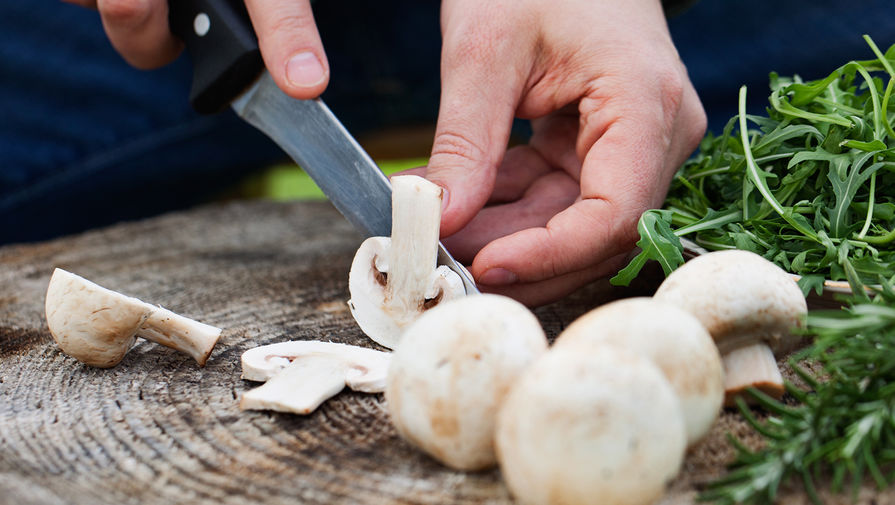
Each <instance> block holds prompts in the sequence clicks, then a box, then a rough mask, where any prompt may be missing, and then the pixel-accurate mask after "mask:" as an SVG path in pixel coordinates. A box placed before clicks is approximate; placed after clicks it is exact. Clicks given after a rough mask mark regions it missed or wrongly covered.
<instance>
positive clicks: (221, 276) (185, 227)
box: [0, 202, 881, 505]
mask: <svg viewBox="0 0 895 505" xmlns="http://www.w3.org/2000/svg"><path fill="white" fill-rule="evenodd" d="M360 241H361V237H360V235H358V234H357V233H355V232H354V231H353V230H352V229H351V228H350V226H349V225H348V224H347V222H346V221H345V220H344V219H343V218H342V217H341V216H340V215H338V213H336V212H335V211H334V210H333V209H332V207H330V206H329V205H328V204H326V203H289V204H280V203H270V202H241V203H230V204H221V205H213V206H207V207H201V208H198V209H195V210H191V211H187V212H180V213H174V214H170V215H166V216H162V217H158V218H154V219H150V220H146V221H141V222H133V223H124V224H120V225H117V226H113V227H110V228H107V229H102V230H97V231H92V232H88V233H85V234H82V235H77V236H72V237H67V238H63V239H59V240H55V241H51V242H45V243H40V244H34V245H21V246H7V247H4V248H0V503H10V504H13V503H14V504H57V503H58V504H62V503H66V504H67V503H79V504H80V503H85V504H87V503H89V504H115V505H118V504H123V503H124V504H127V503H135V504H136V503H139V504H145V505H149V504H170V503H199V504H221V503H233V504H245V503H265V504H266V503H271V504H276V503H283V504H286V503H288V504H294V503H318V504H341V503H345V504H348V503H350V504H356V503H371V504H372V503H376V504H383V503H386V504H391V503H420V504H450V503H488V504H501V503H511V502H512V500H511V498H510V496H509V494H508V491H507V489H506V488H505V486H504V484H503V483H502V481H501V478H500V473H499V471H498V470H492V471H488V472H477V473H463V472H457V471H453V470H450V469H448V468H445V467H444V466H442V465H440V464H438V463H437V462H435V461H434V460H432V459H430V458H428V457H427V456H426V455H424V454H423V453H421V452H419V451H417V450H415V449H413V448H412V447H410V446H409V445H407V444H406V443H405V442H403V441H402V440H401V439H400V438H399V437H398V436H397V434H396V432H395V430H394V429H393V428H392V426H391V425H390V423H389V419H388V414H387V411H386V409H385V405H384V399H383V396H382V395H364V394H360V393H353V392H350V391H345V392H343V393H341V394H339V395H338V396H336V397H335V398H333V399H331V400H329V401H328V402H326V403H325V404H324V405H323V406H322V407H321V408H319V409H318V410H317V411H316V412H315V413H313V414H312V415H309V416H304V417H302V416H297V415H289V414H280V413H269V412H243V411H240V410H239V408H238V398H239V396H240V395H241V394H242V393H243V392H245V391H246V390H248V389H250V388H253V387H255V386H257V385H258V384H257V383H251V382H248V381H244V380H242V379H241V378H240V365H239V357H240V355H241V354H242V352H244V351H245V350H247V349H249V348H252V347H255V346H258V345H263V344H269V343H274V342H279V341H284V340H302V339H307V340H328V341H334V342H344V343H349V344H356V345H363V346H369V347H376V344H375V343H373V342H372V341H371V340H369V339H367V338H366V337H365V336H364V335H363V334H362V333H361V332H360V330H359V329H358V328H357V326H356V324H355V323H354V320H353V319H352V318H351V314H350V313H349V312H348V310H347V306H346V304H345V301H346V300H347V299H348V292H347V284H348V282H347V276H348V269H349V266H350V264H351V259H352V257H353V254H354V252H355V250H356V249H357V247H358V245H359V244H360ZM55 267H61V268H65V269H66V270H69V271H72V272H74V273H76V274H79V275H82V276H84V277H86V278H87V279H90V280H92V281H94V282H96V283H98V284H100V285H102V286H105V287H108V288H110V289H113V290H116V291H119V292H122V293H125V294H128V295H131V296H136V297H138V298H140V299H142V300H144V301H147V302H149V303H155V304H159V305H163V306H165V307H167V308H169V309H171V310H174V311H175V312H178V313H181V314H183V315H186V316H188V317H192V318H195V319H197V320H199V321H202V322H206V323H209V324H213V325H215V326H219V327H221V328H223V329H224V333H223V336H222V338H221V340H220V342H219V343H218V345H217V347H216V348H215V350H214V352H213V353H212V355H211V357H210V359H209V361H208V363H207V365H206V366H205V367H204V368H199V367H198V366H197V365H196V363H195V362H194V361H192V359H191V358H189V357H187V356H185V355H183V354H179V353H177V352H175V351H172V350H170V349H168V348H165V347H161V346H159V345H156V344H153V343H150V342H145V341H140V342H139V343H138V344H137V345H136V347H135V348H134V349H132V350H131V352H130V353H129V354H128V355H127V356H126V357H125V359H124V361H123V362H122V363H121V364H119V365H118V366H116V367H114V368H111V369H96V368H90V367H87V366H84V365H82V364H80V363H79V362H77V361H75V360H74V359H72V358H69V357H68V356H65V355H64V354H62V353H61V352H60V351H59V350H58V348H57V347H56V345H55V343H54V342H53V339H52V337H51V335H50V333H49V330H48V329H47V328H46V320H45V316H44V305H43V304H44V294H45V292H46V287H47V283H48V281H49V278H50V274H51V273H52V271H53V268H55ZM644 289H647V288H645V287H642V288H640V289H639V290H638V289H637V288H635V289H628V290H613V289H607V287H606V285H605V284H597V285H594V286H591V287H589V288H587V289H584V290H582V291H580V292H578V293H576V294H574V295H573V296H570V297H569V298H567V299H566V300H564V301H563V302H561V303H557V304H553V305H550V306H546V307H542V308H540V309H538V310H537V311H536V314H537V315H538V317H539V318H540V320H541V322H542V324H543V325H544V327H545V329H546V331H547V332H548V335H550V336H551V338H552V337H554V336H555V335H557V334H558V333H559V332H560V331H561V330H562V328H563V327H564V326H565V325H566V324H568V323H569V322H571V321H572V320H573V319H575V318H576V317H577V316H578V315H580V314H582V313H584V312H585V311H587V310H589V309H591V308H593V307H595V306H597V305H599V304H601V303H604V302H606V301H608V300H610V299H613V298H616V297H619V296H628V295H632V294H648V293H646V292H645V291H644ZM727 432H733V433H735V434H738V435H740V436H742V437H744V438H745V439H746V440H749V437H750V436H751V434H750V432H749V430H748V429H747V427H746V426H745V424H744V423H742V422H741V421H740V420H739V417H738V415H736V414H734V413H725V414H724V415H723V416H722V418H721V420H720V421H719V423H718V424H717V426H716V427H715V430H714V431H713V432H712V434H711V435H710V436H709V438H708V439H707V440H706V441H705V442H703V443H702V444H701V445H700V446H698V447H696V448H695V449H694V450H692V451H691V453H690V454H689V456H688V458H687V461H686V464H685V468H684V471H683V473H682V474H681V476H680V477H679V479H678V480H677V481H675V482H674V483H673V485H672V487H671V488H670V490H669V493H668V495H667V497H666V499H665V502H667V503H690V502H692V501H693V499H694V497H695V494H696V490H697V489H698V487H699V486H700V485H701V484H702V483H705V482H707V481H708V480H710V479H712V478H714V477H716V476H718V475H720V474H721V473H722V472H723V465H724V464H725V463H726V462H728V461H730V459H731V458H732V456H733V451H732V449H731V448H730V447H729V445H728V444H727V442H726V441H725V440H724V436H725V434H726V433H727ZM753 438H754V437H753ZM791 496H792V499H793V500H794V501H796V502H805V499H804V497H803V496H802V495H800V494H798V493H797V492H796V493H792V494H791ZM862 497H864V498H866V497H867V496H864V495H862ZM879 498H881V497H880V496H876V495H873V494H872V493H871V494H870V495H869V498H868V500H878V499H879ZM868 500H865V501H867V502H868V503H869V501H868Z"/></svg>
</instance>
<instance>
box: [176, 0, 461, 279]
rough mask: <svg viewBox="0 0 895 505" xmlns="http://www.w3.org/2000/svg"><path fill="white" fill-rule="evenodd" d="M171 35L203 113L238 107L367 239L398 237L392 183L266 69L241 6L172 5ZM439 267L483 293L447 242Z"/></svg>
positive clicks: (317, 106) (209, 1) (192, 1)
mask: <svg viewBox="0 0 895 505" xmlns="http://www.w3.org/2000/svg"><path fill="white" fill-rule="evenodd" d="M168 7H169V22H170V26H171V31H172V32H173V33H174V34H175V35H177V36H178V37H180V38H181V39H182V40H183V41H184V43H185V44H186V48H187V51H188V52H189V53H190V56H191V57H192V59H193V66H194V70H193V85H192V89H191V91H190V102H191V103H192V105H193V107H194V108H195V109H196V110H197V111H199V112H202V113H211V112H216V111H219V110H221V109H223V108H224V107H226V106H227V105H228V104H230V105H231V106H232V107H233V109H234V110H235V111H236V113H237V114H238V115H239V116H240V117H242V118H243V119H244V120H246V121H247V122H248V123H250V124H251V125H253V126H255V127H256V128H258V129H259V130H261V131H262V132H264V133H265V134H266V135H268V136H269V137H270V138H271V139H273V140H274V142H276V143H277V144H278V145H279V146H280V147H281V148H282V149H283V150H284V151H286V153H287V154H289V156H291V157H292V159H293V160H295V161H296V163H298V165H299V166H301V168H302V169H304V170H305V171H306V172H307V173H308V174H309V175H310V176H311V178H312V179H313V180H314V182H315V183H317V185H318V187H320V189H321V190H322V191H323V193H324V194H325V195H326V196H327V198H329V200H330V201H331V202H332V203H333V205H334V206H335V207H336V208H337V209H338V210H339V212H341V213H342V215H344V216H345V218H346V219H348V221H349V222H350V223H351V224H352V225H353V226H354V227H355V228H357V229H358V230H359V231H361V232H362V233H364V235H365V236H376V235H378V236H388V235H389V234H390V233H391V186H390V184H389V181H388V178H386V177H385V175H384V174H383V173H382V171H381V170H379V168H378V167H377V166H376V164H375V163H374V162H373V160H372V159H370V157H369V155H367V153H366V152H364V150H363V148H361V146H360V145H359V144H358V143H357V141H356V140H355V139H354V138H353V137H352V136H351V134H350V133H348V131H347V130H346V129H345V127H344V126H342V124H341V123H340V122H339V120H338V119H337V118H336V117H335V115H334V114H333V113H332V111H330V110H329V108H328V107H327V106H326V104H324V103H323V101H322V100H320V99H319V98H318V99H314V100H296V99H294V98H291V97H289V96H287V95H286V94H285V93H283V92H282V91H281V90H280V89H279V88H278V87H277V85H276V83H274V81H273V79H272V78H271V76H270V74H269V73H268V72H267V70H265V69H264V63H263V61H262V59H261V53H260V51H259V49H258V44H257V39H256V37H255V33H254V31H253V30H252V25H251V22H250V20H249V18H248V14H247V13H246V11H245V7H244V5H243V4H242V1H241V0H170V1H169V3H168ZM438 264H439V265H447V266H448V267H449V268H451V270H453V271H455V272H457V274H458V275H460V278H461V279H463V283H464V285H465V287H466V292H467V293H476V292H478V290H477V288H476V286H475V282H474V281H473V280H472V278H471V276H470V275H469V273H468V272H467V271H466V269H465V268H463V267H462V265H460V264H459V263H457V262H456V261H455V260H454V259H453V258H452V257H451V256H450V254H449V253H448V252H447V250H445V249H444V247H443V246H442V245H441V244H439V247H438Z"/></svg>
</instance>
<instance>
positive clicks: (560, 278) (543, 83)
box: [426, 0, 706, 305]
mask: <svg viewBox="0 0 895 505" xmlns="http://www.w3.org/2000/svg"><path fill="white" fill-rule="evenodd" d="M441 23H442V32H443V50H442V94H441V106H440V110H439V117H438V124H437V127H436V133H435V141H434V145H433V149H432V155H431V157H430V160H429V165H428V167H427V171H426V177H428V178H429V179H430V180H432V181H433V182H436V183H437V184H439V185H441V186H442V187H444V188H445V190H446V200H445V202H446V203H445V209H444V213H443V217H442V236H444V237H447V238H445V239H444V243H445V245H446V246H447V247H448V249H449V250H451V251H452V253H454V255H455V256H456V257H457V259H459V260H461V261H463V262H464V263H466V264H470V262H471V267H470V271H471V273H472V274H473V276H474V277H475V279H476V281H477V282H478V283H479V284H480V286H482V288H483V289H484V290H486V291H491V292H498V293H502V294H506V295H509V296H512V297H514V298H517V299H519V300H521V301H522V302H524V303H526V304H528V305H540V304H544V303H547V302H550V301H553V300H556V299H559V298H561V297H562V296H564V295H566V294H568V293H570V292H572V291H574V290H575V289H577V288H579V287H581V286H583V285H585V284H587V283H589V282H592V281H593V280H595V279H597V278H600V277H605V276H608V275H610V274H612V273H614V272H615V271H616V270H617V269H618V268H619V267H620V266H621V265H622V264H623V262H624V261H625V258H626V256H627V254H628V253H629V251H630V250H631V249H632V248H633V246H634V243H635V242H636V240H637V219H638V218H639V216H640V214H641V213H642V212H643V211H644V210H646V209H648V208H654V207H657V206H659V205H661V203H662V201H663V200H664V197H665V193H666V191H667V188H668V184H669V183H670V180H671V177H672V176H673V174H674V172H675V170H676V169H677V167H678V166H679V165H680V164H681V163H682V162H683V161H684V160H686V158H687V157H688V156H689V155H690V153H691V152H692V151H693V149H695V147H696V145H697V144H698V143H699V141H700V139H701V138H702V136H703V134H704V131H705V125H706V118H705V113H704V111H703V109H702V105H701V104H700V102H699V98H698V97H697V95H696V92H695V90H694V89H693V86H692V84H691V83H690V81H689V79H688V77H687V74H686V69H685V68H684V66H683V64H682V63H681V61H680V59H679V57H678V54H677V51H676V50H675V48H674V46H673V43H672V41H671V37H670V35H669V33H668V29H667V26H666V23H665V18H664V14H663V12H662V7H661V5H660V2H659V0H627V1H625V2H618V1H615V0H597V1H594V0H568V1H563V2H556V1H555V0H518V1H513V2H480V1H479V0H445V1H444V2H443V3H442V15H441ZM514 116H515V117H520V118H525V119H531V120H532V130H533V135H532V137H531V139H530V141H529V143H528V144H527V145H523V146H518V147H514V148H512V149H510V150H506V146H507V142H508V140H509V135H510V129H511V124H512V120H513V117H514ZM486 204H488V206H487V207H485V205H486ZM483 207H484V208H483Z"/></svg>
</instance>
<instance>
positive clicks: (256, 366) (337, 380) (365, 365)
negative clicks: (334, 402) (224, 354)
mask: <svg viewBox="0 0 895 505" xmlns="http://www.w3.org/2000/svg"><path fill="white" fill-rule="evenodd" d="M390 359H391V354H390V353H386V352H382V351H376V350H373V349H366V348H363V347H356V346H352V345H346V344H338V343H335V342H319V341H291V342H280V343H278V344H270V345H264V346H261V347H256V348H254V349H249V350H248V351H246V352H244V353H243V355H242V378H243V379H246V380H251V381H259V382H260V381H266V383H265V384H264V385H263V386H260V387H258V388H255V389H252V390H250V391H248V392H246V393H244V394H243V395H242V399H241V400H240V403H239V407H240V408H241V409H243V410H275V411H278V412H292V413H296V414H310V413H311V412H313V411H314V410H315V409H316V408H317V407H319V406H320V404H322V403H323V402H324V401H326V400H327V399H329V398H331V397H333V396H335V395H336V394H338V393H339V391H341V390H342V389H344V388H345V386H346V385H347V386H348V387H349V388H351V389H352V390H354V391H359V392H363V393H381V392H382V391H384V390H385V378H386V374H387V372H388V365H389V361H390Z"/></svg>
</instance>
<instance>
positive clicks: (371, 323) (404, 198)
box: [348, 175, 466, 349]
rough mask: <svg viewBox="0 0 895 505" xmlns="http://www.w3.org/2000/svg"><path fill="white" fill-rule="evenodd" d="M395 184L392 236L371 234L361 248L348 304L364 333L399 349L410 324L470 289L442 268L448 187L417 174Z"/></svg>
mask: <svg viewBox="0 0 895 505" xmlns="http://www.w3.org/2000/svg"><path fill="white" fill-rule="evenodd" d="M391 182H392V234H391V238H389V237H370V238H368V239H367V240H365V241H364V242H363V243H362V244H361V246H360V248H359V249H358V250H357V254H356V255H355V256H354V261H353V262H352V263H351V272H350V273H349V277H348V290H349V292H350V294H351V299H350V300H349V301H348V306H349V307H350V308H351V314H352V315H353V316H354V319H355V321H357V324H358V325H359V326H360V328H361V330H363V332H364V333H366V334H367V335H368V336H369V337H370V338H372V339H373V340H374V341H376V342H378V343H379V344H381V345H384V346H386V347H388V348H390V349H394V348H395V347H396V346H397V344H398V342H399V339H400V335H401V331H402V330H403V328H404V327H405V326H407V325H408V324H410V323H411V322H413V321H414V320H415V319H416V318H417V317H419V315H420V314H422V313H423V312H425V311H426V310H428V309H430V308H431V307H434V306H435V305H437V304H439V303H441V302H443V301H447V300H450V299H452V298H457V297H459V296H463V295H465V294H466V290H465V288H464V287H463V281H462V280H461V279H460V276H458V275H457V274H456V273H454V272H453V271H452V270H450V269H449V268H448V267H446V266H437V259H436V258H437V256H438V231H439V226H440V222H441V198H442V193H443V190H442V189H441V188H440V187H438V186H437V185H435V184H433V183H431V182H429V181H427V180H425V179H423V178H422V177H417V176H413V175H404V176H397V177H393V178H392V181H391Z"/></svg>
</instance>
